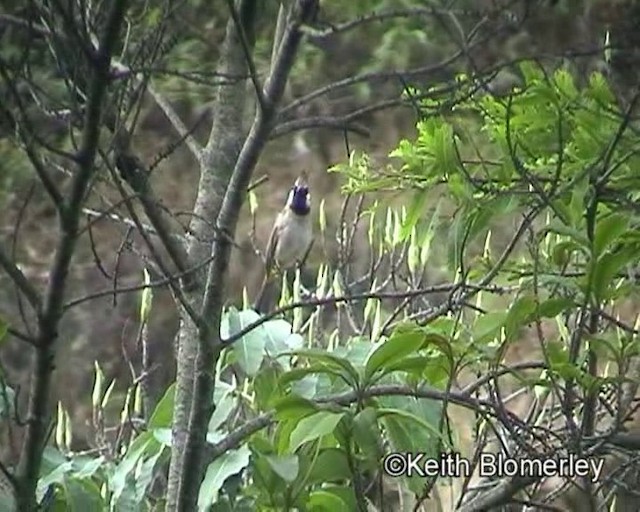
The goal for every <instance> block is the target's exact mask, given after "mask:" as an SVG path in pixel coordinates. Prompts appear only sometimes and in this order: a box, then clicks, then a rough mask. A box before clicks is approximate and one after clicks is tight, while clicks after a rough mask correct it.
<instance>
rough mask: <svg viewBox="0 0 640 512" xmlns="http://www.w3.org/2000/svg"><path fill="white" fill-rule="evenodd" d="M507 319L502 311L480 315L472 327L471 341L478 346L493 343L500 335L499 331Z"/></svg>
mask: <svg viewBox="0 0 640 512" xmlns="http://www.w3.org/2000/svg"><path fill="white" fill-rule="evenodd" d="M506 319H507V313H505V312H504V311H493V312H491V313H487V314H486V315H480V316H479V317H478V318H477V320H476V322H475V324H474V326H473V339H474V341H475V342H476V343H478V344H480V345H485V344H487V343H488V342H491V341H493V340H494V339H495V338H497V337H498V336H499V335H500V331H501V330H502V327H503V326H504V323H505V320H506Z"/></svg>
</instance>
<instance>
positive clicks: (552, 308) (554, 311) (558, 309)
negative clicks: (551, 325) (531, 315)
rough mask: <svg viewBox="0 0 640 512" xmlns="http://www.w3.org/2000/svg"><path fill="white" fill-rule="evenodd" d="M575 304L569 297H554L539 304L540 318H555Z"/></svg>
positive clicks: (538, 313) (538, 312)
mask: <svg viewBox="0 0 640 512" xmlns="http://www.w3.org/2000/svg"><path fill="white" fill-rule="evenodd" d="M573 304H574V301H573V300H572V299H570V298H568V297H552V298H550V299H547V300H545V301H543V302H541V303H540V304H539V305H538V311H537V315H538V316H539V317H540V318H555V317H556V316H558V315H559V314H560V313H562V312H564V311H566V310H567V309H569V308H570V307H571V306H573Z"/></svg>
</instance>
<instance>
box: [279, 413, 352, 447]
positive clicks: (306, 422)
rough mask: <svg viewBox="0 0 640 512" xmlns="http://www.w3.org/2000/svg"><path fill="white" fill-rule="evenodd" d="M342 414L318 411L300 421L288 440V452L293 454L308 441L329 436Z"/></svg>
mask: <svg viewBox="0 0 640 512" xmlns="http://www.w3.org/2000/svg"><path fill="white" fill-rule="evenodd" d="M343 417H344V413H334V412H328V411H320V412H317V413H315V414H313V415H311V416H307V417H306V418H303V419H302V420H300V422H299V423H298V425H297V426H296V428H295V429H293V432H291V438H290V439H289V450H290V451H292V452H295V451H296V450H297V449H298V448H300V446H302V445H303V444H304V443H308V442H309V441H314V440H316V439H318V438H321V437H323V436H326V435H329V434H331V433H332V432H333V431H334V430H335V428H336V426H337V425H338V423H339V422H340V420H341V419H342V418H343Z"/></svg>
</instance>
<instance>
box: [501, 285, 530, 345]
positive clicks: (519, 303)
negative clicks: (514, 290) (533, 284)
mask: <svg viewBox="0 0 640 512" xmlns="http://www.w3.org/2000/svg"><path fill="white" fill-rule="evenodd" d="M535 309H536V301H535V298H534V297H533V296H531V295H524V296H522V297H519V298H518V299H516V301H515V302H514V303H513V304H512V305H511V307H510V308H509V313H508V314H507V318H506V320H505V335H506V338H507V340H511V339H513V338H514V337H515V336H516V335H517V334H518V332H519V331H520V329H521V328H522V327H523V326H524V325H525V324H527V323H529V322H530V321H531V319H532V316H533V313H534V311H535Z"/></svg>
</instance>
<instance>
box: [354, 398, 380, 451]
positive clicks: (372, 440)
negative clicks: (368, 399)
mask: <svg viewBox="0 0 640 512" xmlns="http://www.w3.org/2000/svg"><path fill="white" fill-rule="evenodd" d="M353 434H354V436H353V438H354V440H355V442H356V443H357V444H358V446H359V447H360V449H361V450H362V452H363V453H364V454H365V455H366V456H367V458H369V459H372V460H380V458H381V457H382V455H383V453H382V433H381V432H380V427H379V426H378V415H377V413H376V410H375V409H374V408H372V407H366V408H365V409H363V410H362V411H360V412H359V413H358V414H356V416H355V418H354V419H353Z"/></svg>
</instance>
